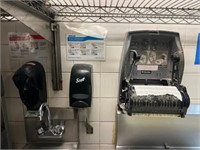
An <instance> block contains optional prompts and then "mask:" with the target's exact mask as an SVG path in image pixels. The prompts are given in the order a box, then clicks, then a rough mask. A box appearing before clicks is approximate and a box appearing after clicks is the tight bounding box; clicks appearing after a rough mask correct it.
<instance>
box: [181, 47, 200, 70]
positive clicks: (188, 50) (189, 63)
mask: <svg viewBox="0 0 200 150" xmlns="http://www.w3.org/2000/svg"><path fill="white" fill-rule="evenodd" d="M183 50H184V57H185V68H184V72H187V73H200V67H199V65H194V60H195V57H196V46H187V45H186V46H183ZM188 56H190V57H188Z"/></svg>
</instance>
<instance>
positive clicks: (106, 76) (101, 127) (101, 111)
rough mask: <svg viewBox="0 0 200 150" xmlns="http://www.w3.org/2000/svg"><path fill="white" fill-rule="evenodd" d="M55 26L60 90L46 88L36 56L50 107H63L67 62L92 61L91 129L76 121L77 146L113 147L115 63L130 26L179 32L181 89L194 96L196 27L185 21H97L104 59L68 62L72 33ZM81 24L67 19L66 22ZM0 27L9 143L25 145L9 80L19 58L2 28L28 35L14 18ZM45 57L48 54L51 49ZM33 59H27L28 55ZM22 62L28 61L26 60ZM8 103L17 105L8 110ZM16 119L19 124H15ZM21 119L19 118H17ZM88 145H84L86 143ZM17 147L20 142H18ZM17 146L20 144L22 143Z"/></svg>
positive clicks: (199, 70) (198, 73)
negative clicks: (182, 58)
mask: <svg viewBox="0 0 200 150" xmlns="http://www.w3.org/2000/svg"><path fill="white" fill-rule="evenodd" d="M60 24H61V35H60V37H61V59H62V72H63V74H62V76H63V90H62V91H53V90H52V81H51V80H52V79H51V58H50V57H49V59H47V60H42V61H41V63H42V64H43V65H44V67H45V71H46V72H47V74H46V77H47V90H48V104H49V106H51V107H69V79H70V72H71V68H72V66H73V64H77V63H88V64H92V65H93V72H94V73H93V102H92V107H91V108H90V110H89V112H88V114H89V121H90V123H91V125H92V126H93V127H94V134H86V130H85V126H84V122H80V125H79V129H80V143H81V148H82V149H84V148H85V149H102V150H103V149H114V145H113V144H114V142H115V141H114V139H115V137H114V135H115V123H116V119H115V114H116V113H115V110H116V103H117V97H118V84H119V64H120V58H121V53H122V46H123V43H124V38H125V33H126V32H127V31H135V30H169V31H175V32H179V33H180V37H181V41H182V45H184V46H183V48H184V53H185V73H184V76H183V81H182V84H183V85H185V86H186V87H187V90H188V92H189V95H190V97H191V100H192V102H194V103H196V102H199V100H200V93H199V91H200V86H199V85H200V67H199V66H198V65H196V66H195V65H194V56H195V51H196V40H197V34H198V33H199V32H200V26H190V25H161V24H105V23H101V24H98V25H100V26H102V27H105V28H106V29H107V30H108V34H107V38H106V60H105V61H68V60H67V59H66V35H67V34H70V33H73V32H72V31H70V30H69V29H67V28H66V27H65V26H64V24H63V23H60ZM80 25H81V24H77V23H70V26H74V27H75V26H80ZM1 26H2V29H3V30H2V33H1V35H2V41H1V42H2V43H1V44H2V45H1V47H2V59H1V62H2V71H3V72H2V74H3V79H4V82H5V83H6V84H5V98H6V99H8V101H7V102H6V107H7V111H8V118H9V121H10V122H9V127H10V128H11V133H12V134H11V135H12V142H13V143H14V144H15V145H18V144H20V143H25V142H26V139H25V137H26V136H25V127H24V122H23V117H22V116H23V115H22V114H23V108H24V106H23V104H22V103H21V102H20V101H19V94H18V90H17V88H16V87H15V86H14V84H13V81H12V75H13V71H15V70H16V69H17V68H18V67H19V66H20V65H22V64H23V63H24V62H23V61H20V62H18V61H15V60H10V58H9V47H8V32H29V33H31V34H34V32H33V31H31V30H30V29H29V28H27V27H25V26H24V25H23V24H21V23H18V22H14V23H8V22H4V23H1ZM48 50H49V56H50V55H51V49H50V47H49V48H48ZM32 59H33V58H32ZM27 60H28V59H27ZM13 106H15V107H17V109H12V108H13ZM79 115H80V116H79V117H80V120H81V121H83V120H84V119H83V111H80V114H79ZM19 121H20V122H19ZM21 121H22V122H21ZM88 144H89V145H88ZM20 145H21V144H20ZM22 145H23V144H22Z"/></svg>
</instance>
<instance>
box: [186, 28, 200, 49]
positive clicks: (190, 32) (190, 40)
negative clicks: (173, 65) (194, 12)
mask: <svg viewBox="0 0 200 150" xmlns="http://www.w3.org/2000/svg"><path fill="white" fill-rule="evenodd" d="M198 33H200V26H199V25H194V26H190V25H187V26H186V41H187V42H186V45H192V46H196V44H197V36H198Z"/></svg>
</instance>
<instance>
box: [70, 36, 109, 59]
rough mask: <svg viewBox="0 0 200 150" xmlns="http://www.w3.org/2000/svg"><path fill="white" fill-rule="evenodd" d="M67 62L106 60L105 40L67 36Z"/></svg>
mask: <svg viewBox="0 0 200 150" xmlns="http://www.w3.org/2000/svg"><path fill="white" fill-rule="evenodd" d="M66 40H67V47H66V50H67V60H105V39H104V38H99V37H93V36H86V35H80V34H73V35H72V34H71V35H67V36H66Z"/></svg>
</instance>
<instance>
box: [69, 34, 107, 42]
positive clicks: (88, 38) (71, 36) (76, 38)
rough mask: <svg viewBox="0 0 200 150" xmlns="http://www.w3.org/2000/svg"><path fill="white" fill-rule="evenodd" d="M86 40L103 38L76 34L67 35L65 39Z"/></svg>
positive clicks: (71, 40) (70, 40)
mask: <svg viewBox="0 0 200 150" xmlns="http://www.w3.org/2000/svg"><path fill="white" fill-rule="evenodd" d="M88 40H104V38H97V37H93V36H84V37H81V36H76V35H69V36H68V37H67V41H69V42H84V41H88Z"/></svg>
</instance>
